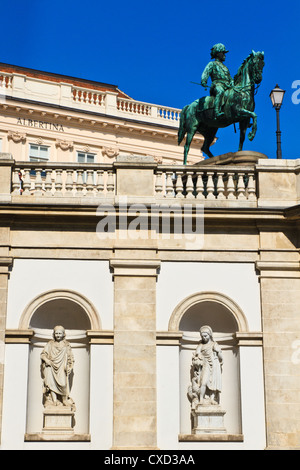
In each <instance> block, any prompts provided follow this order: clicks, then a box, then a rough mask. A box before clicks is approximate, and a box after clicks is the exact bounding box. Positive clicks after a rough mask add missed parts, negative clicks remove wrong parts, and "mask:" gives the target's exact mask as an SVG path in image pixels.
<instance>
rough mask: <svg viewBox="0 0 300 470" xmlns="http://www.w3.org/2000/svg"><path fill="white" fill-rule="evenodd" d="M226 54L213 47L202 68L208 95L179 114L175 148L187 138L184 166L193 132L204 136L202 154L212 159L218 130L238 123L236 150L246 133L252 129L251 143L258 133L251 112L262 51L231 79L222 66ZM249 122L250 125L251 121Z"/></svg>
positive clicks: (202, 83)
mask: <svg viewBox="0 0 300 470" xmlns="http://www.w3.org/2000/svg"><path fill="white" fill-rule="evenodd" d="M227 52H228V51H227V50H226V48H225V46H224V45H223V44H221V43H219V44H216V45H215V46H213V48H212V50H211V57H212V58H213V59H214V61H211V62H209V63H208V64H207V66H206V67H205V69H204V71H203V74H202V77H201V85H202V86H204V87H205V88H206V87H207V80H208V78H209V77H210V78H211V82H212V83H211V86H210V96H205V97H202V98H200V99H197V100H195V101H194V102H193V103H191V104H189V105H187V106H185V107H184V108H183V109H182V111H181V114H180V125H179V130H178V145H180V143H181V142H182V141H183V139H184V137H186V141H185V145H184V164H186V163H187V155H188V152H189V148H190V145H191V143H192V140H193V137H194V135H195V133H196V132H199V133H200V134H202V135H203V137H204V143H203V146H202V152H203V153H205V154H206V155H207V156H208V157H213V154H212V153H211V151H210V145H211V144H212V143H213V141H214V139H215V136H216V133H217V131H218V129H219V128H222V127H227V126H230V125H231V124H235V123H239V128H240V141H239V148H238V150H242V149H243V144H244V140H245V136H246V130H247V128H249V127H252V130H251V132H250V133H249V135H248V138H249V140H253V139H254V137H255V134H256V130H257V115H256V114H255V112H254V108H255V102H254V95H255V92H256V88H257V86H258V85H259V84H260V83H261V81H262V71H263V67H264V64H265V63H264V52H254V51H252V52H251V54H249V56H248V57H247V58H246V59H245V60H244V62H243V63H242V65H241V66H240V68H239V70H238V72H237V74H236V75H235V77H234V79H233V80H232V78H231V76H230V73H229V70H228V68H227V67H226V66H225V65H224V63H223V62H224V61H225V54H226V53H227ZM251 120H252V122H251Z"/></svg>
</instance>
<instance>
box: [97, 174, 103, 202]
mask: <svg viewBox="0 0 300 470" xmlns="http://www.w3.org/2000/svg"><path fill="white" fill-rule="evenodd" d="M97 191H98V196H103V195H104V179H103V170H97Z"/></svg>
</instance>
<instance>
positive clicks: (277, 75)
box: [0, 0, 300, 159]
mask: <svg viewBox="0 0 300 470" xmlns="http://www.w3.org/2000/svg"><path fill="white" fill-rule="evenodd" d="M1 12H2V22H1V33H2V34H1V37H2V41H1V42H2V46H1V52H0V62H4V63H8V64H13V65H19V66H24V67H30V68H34V69H38V70H44V71H47V72H54V73H60V74H65V75H70V76H75V77H81V78H86V79H91V80H96V81H99V82H106V83H111V84H114V85H118V87H119V88H120V89H121V90H123V91H124V92H125V93H127V94H128V95H129V96H131V97H132V98H134V99H137V100H140V101H145V102H149V103H155V104H162V105H166V106H171V107H175V108H182V107H184V106H185V105H186V104H189V103H191V102H192V101H194V100H195V99H196V98H198V97H200V96H204V95H205V94H206V93H207V92H205V90H204V89H203V88H202V87H200V86H198V85H195V84H193V83H191V82H199V81H200V77H201V73H202V71H203V69H204V67H205V65H206V64H207V62H208V61H209V60H210V49H211V47H212V45H213V44H215V43H217V42H222V43H224V44H225V45H226V47H227V49H229V53H228V54H227V58H226V62H225V63H226V65H227V66H228V68H229V70H230V72H231V75H232V76H233V75H234V74H235V73H236V72H237V69H238V67H239V66H240V65H241V63H242V62H243V60H244V59H245V58H246V57H247V56H248V54H249V53H250V52H251V50H252V49H254V50H255V51H264V52H265V64H266V65H265V68H264V72H263V80H262V84H261V86H260V88H259V90H258V94H257V95H256V112H257V115H258V131H257V135H256V137H255V139H254V140H253V141H252V142H250V141H249V140H248V138H247V137H246V141H245V144H244V150H253V151H258V152H262V153H265V154H266V155H267V156H268V157H269V158H275V157H276V134H275V131H276V113H275V110H274V109H273V108H272V105H271V101H270V99H269V94H270V91H271V90H272V88H273V87H274V86H275V85H276V84H277V83H278V84H279V86H280V87H281V88H283V89H285V90H286V93H285V97H284V102H283V106H282V108H281V112H280V118H281V131H282V152H283V158H289V159H294V158H300V139H299V133H300V131H299V124H300V103H299V104H294V103H293V101H292V97H293V96H294V98H298V100H299V101H300V64H299V61H300V53H299V52H300V51H299V49H300V2H299V0H297V1H290V0H286V1H285V2H282V1H278V0H274V1H273V2H269V1H268V2H267V1H263V0H260V1H258V0H251V1H248V2H246V1H244V2H243V1H241V0H240V1H236V0H232V1H230V0H228V1H225V0H222V1H221V0H214V1H213V2H210V1H207V0H206V1H205V2H202V1H199V0H198V1H195V0H187V1H185V2H184V1H183V0H181V1H179V0H173V1H170V0H160V1H158V0H153V1H151V2H141V1H137V0H127V1H126V2H124V1H122V2H121V1H120V0H114V1H112V2H108V1H101V0H99V1H96V0H86V1H85V2H80V1H78V0H73V1H70V0H60V1H58V0H51V1H45V0H38V1H36V0H29V1H28V2H24V1H20V0H11V1H10V2H3V4H2V7H1ZM297 80H298V81H299V84H297V83H296V85H297V88H292V84H293V83H294V82H295V81H297ZM298 89H299V93H297V90H298ZM217 137H218V142H217V143H216V144H215V145H214V146H213V148H212V151H213V153H214V155H219V154H222V153H226V152H232V151H236V150H237V148H238V140H239V135H238V133H237V134H235V133H234V129H233V126H230V127H229V128H227V129H220V130H219V131H218V134H217Z"/></svg>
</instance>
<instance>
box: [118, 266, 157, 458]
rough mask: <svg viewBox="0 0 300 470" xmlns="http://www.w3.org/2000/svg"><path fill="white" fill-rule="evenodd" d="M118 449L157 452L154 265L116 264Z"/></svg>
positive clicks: (155, 269)
mask: <svg viewBox="0 0 300 470" xmlns="http://www.w3.org/2000/svg"><path fill="white" fill-rule="evenodd" d="M111 267H112V268H113V272H114V429H113V448H114V449H153V448H156V435H157V432H156V276H157V269H158V267H159V263H158V261H156V260H134V261H132V260H114V261H111Z"/></svg>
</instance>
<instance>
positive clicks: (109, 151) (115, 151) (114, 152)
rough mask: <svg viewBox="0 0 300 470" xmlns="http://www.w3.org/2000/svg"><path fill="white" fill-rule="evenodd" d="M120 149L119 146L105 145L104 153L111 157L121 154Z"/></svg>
mask: <svg viewBox="0 0 300 470" xmlns="http://www.w3.org/2000/svg"><path fill="white" fill-rule="evenodd" d="M119 153H120V150H119V149H118V147H103V149H102V155H103V156H106V157H109V158H115V157H117V156H118V155H119Z"/></svg>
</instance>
